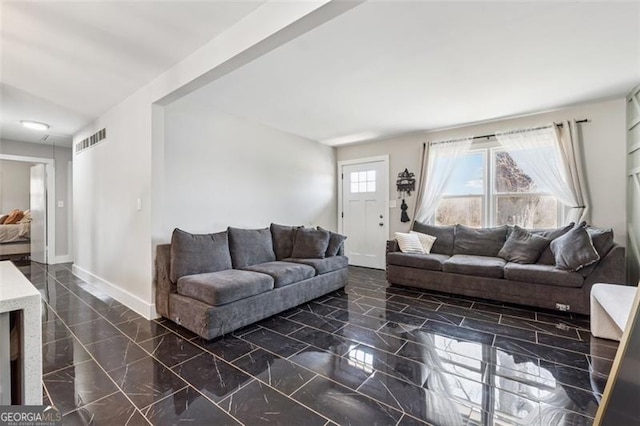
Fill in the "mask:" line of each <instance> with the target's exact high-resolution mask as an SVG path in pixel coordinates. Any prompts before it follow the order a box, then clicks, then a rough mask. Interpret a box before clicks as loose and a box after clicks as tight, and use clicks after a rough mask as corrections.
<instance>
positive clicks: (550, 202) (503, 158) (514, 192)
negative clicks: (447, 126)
mask: <svg viewBox="0 0 640 426" xmlns="http://www.w3.org/2000/svg"><path fill="white" fill-rule="evenodd" d="M487 158H489V160H490V161H487ZM459 161H460V162H459V164H458V165H457V167H456V169H455V170H454V172H453V173H452V176H451V179H450V180H449V183H448V185H447V189H446V190H445V195H444V196H443V198H442V200H441V201H440V203H439V204H438V208H437V209H436V218H435V222H436V224H438V225H453V224H456V223H461V224H464V225H467V226H472V227H476V228H479V227H483V226H497V225H518V226H521V227H523V228H538V229H540V228H554V227H556V226H557V224H558V202H557V200H556V198H555V197H554V196H552V195H549V194H547V193H545V192H544V191H542V190H541V189H540V188H539V186H538V185H537V184H536V182H534V181H533V180H532V179H531V177H529V176H528V175H527V174H526V173H524V172H523V171H522V169H520V168H519V167H518V165H517V164H516V162H515V161H514V160H513V158H512V157H511V156H510V155H509V154H508V153H507V152H505V151H501V150H497V149H488V148H487V149H482V150H474V151H472V152H471V153H469V154H467V155H465V156H464V157H462V158H461V159H460V160H459Z"/></svg>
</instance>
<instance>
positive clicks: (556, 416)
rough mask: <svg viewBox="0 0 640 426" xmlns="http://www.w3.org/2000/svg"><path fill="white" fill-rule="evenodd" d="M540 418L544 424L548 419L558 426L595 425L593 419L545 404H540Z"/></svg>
mask: <svg viewBox="0 0 640 426" xmlns="http://www.w3.org/2000/svg"><path fill="white" fill-rule="evenodd" d="M540 417H541V419H542V421H543V422H544V421H545V420H546V419H553V422H554V424H558V425H570V426H591V425H593V424H594V423H595V422H594V419H593V418H592V417H589V416H584V415H582V414H579V413H576V412H575V411H571V410H563V409H559V408H558V407H554V406H552V405H549V404H545V403H544V402H542V403H541V404H540Z"/></svg>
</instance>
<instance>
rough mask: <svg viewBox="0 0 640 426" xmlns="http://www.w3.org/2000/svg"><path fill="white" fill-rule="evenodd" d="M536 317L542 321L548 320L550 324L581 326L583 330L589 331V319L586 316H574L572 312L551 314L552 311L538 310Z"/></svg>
mask: <svg viewBox="0 0 640 426" xmlns="http://www.w3.org/2000/svg"><path fill="white" fill-rule="evenodd" d="M536 319H537V320H538V321H541V322H546V323H548V324H553V325H558V326H560V327H562V326H565V327H573V328H580V329H582V330H587V331H589V327H590V326H589V320H588V319H585V318H582V317H580V318H573V317H571V315H570V314H562V313H560V312H558V313H554V314H550V313H542V312H536Z"/></svg>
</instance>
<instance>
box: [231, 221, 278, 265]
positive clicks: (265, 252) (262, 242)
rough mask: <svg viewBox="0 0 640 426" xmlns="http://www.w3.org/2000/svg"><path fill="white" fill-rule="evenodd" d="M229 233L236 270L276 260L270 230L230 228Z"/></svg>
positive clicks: (232, 258) (232, 260)
mask: <svg viewBox="0 0 640 426" xmlns="http://www.w3.org/2000/svg"><path fill="white" fill-rule="evenodd" d="M228 232H229V251H230V252H231V262H232V263H233V267H234V268H235V269H240V268H246V267H247V266H251V265H257V264H258V263H265V262H273V261H274V260H276V255H275V253H274V252H273V240H272V239H271V230H270V229H269V228H264V229H240V228H231V227H229V228H228Z"/></svg>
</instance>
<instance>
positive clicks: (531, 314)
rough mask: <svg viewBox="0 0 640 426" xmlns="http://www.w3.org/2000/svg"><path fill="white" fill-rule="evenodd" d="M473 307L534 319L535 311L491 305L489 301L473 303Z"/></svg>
mask: <svg viewBox="0 0 640 426" xmlns="http://www.w3.org/2000/svg"><path fill="white" fill-rule="evenodd" d="M473 309H477V310H480V311H486V312H494V313H497V314H502V315H509V316H512V317H516V318H525V319H536V313H535V311H532V310H524V309H515V308H510V307H507V306H499V305H493V304H490V303H474V304H473Z"/></svg>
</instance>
